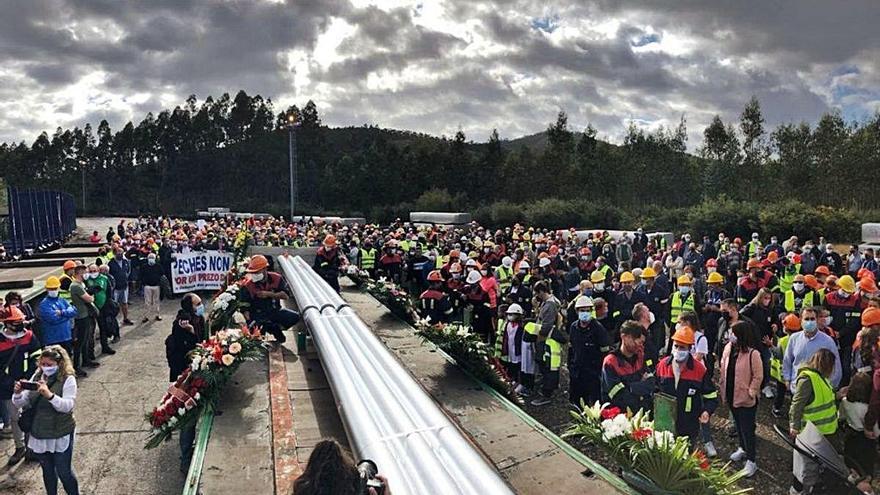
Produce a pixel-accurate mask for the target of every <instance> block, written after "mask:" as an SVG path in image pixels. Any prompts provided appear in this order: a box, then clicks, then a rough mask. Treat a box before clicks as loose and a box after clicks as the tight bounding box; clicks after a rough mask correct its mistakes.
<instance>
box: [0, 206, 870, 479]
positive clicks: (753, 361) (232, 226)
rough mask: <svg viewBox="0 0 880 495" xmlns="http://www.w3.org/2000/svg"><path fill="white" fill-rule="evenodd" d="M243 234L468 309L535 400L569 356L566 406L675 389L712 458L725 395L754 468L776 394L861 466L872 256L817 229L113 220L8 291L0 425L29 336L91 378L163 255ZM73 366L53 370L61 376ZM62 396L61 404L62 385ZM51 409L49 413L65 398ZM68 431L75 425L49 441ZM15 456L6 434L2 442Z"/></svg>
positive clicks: (149, 304)
mask: <svg viewBox="0 0 880 495" xmlns="http://www.w3.org/2000/svg"><path fill="white" fill-rule="evenodd" d="M244 235H246V237H247V238H248V242H249V243H250V244H251V245H256V246H280V247H286V248H289V249H296V248H302V247H318V254H317V258H316V261H315V270H316V271H317V272H318V273H319V274H321V276H322V277H323V278H324V279H325V280H327V281H328V282H329V283H330V284H331V285H332V286H333V287H335V288H336V289H337V290H338V288H339V285H338V278H339V277H340V276H341V275H343V274H344V273H346V271H347V270H356V271H359V272H362V273H365V274H368V275H369V276H370V277H372V278H377V279H378V278H382V277H384V278H386V279H388V280H391V281H394V282H395V283H398V284H400V285H402V286H403V287H405V288H407V289H409V291H410V293H411V294H414V295H418V296H417V297H416V299H417V301H416V303H417V307H418V308H419V312H420V314H421V316H422V317H423V318H424V319H426V320H427V321H429V322H431V323H444V322H452V321H462V322H465V323H467V324H468V325H470V326H471V327H472V329H473V331H474V332H475V333H477V334H479V335H480V336H481V338H482V339H483V340H484V342H485V343H486V344H488V345H489V346H491V348H492V349H494V352H495V356H496V357H497V358H498V359H499V360H500V361H501V362H503V364H504V366H505V367H506V370H507V373H508V376H509V378H510V379H511V380H512V381H513V382H515V388H516V391H517V393H519V394H521V395H522V396H523V397H529V398H530V399H531V404H532V405H534V406H536V407H540V406H545V405H547V404H550V403H552V402H553V400H554V397H555V396H556V395H558V390H557V389H558V388H559V386H560V382H561V380H560V375H561V374H562V373H561V372H562V371H563V370H565V371H566V373H565V374H567V376H568V390H567V392H566V393H567V396H568V400H569V401H570V402H571V403H572V404H573V405H579V404H580V403H581V402H582V401H583V402H585V403H593V402H595V401H602V402H608V403H610V404H612V405H614V406H617V407H621V408H622V409H626V408H629V409H630V410H632V411H636V410H638V409H644V410H652V408H653V403H654V398H655V396H659V394H662V395H663V396H666V397H670V398H671V399H672V400H674V401H676V403H677V406H678V407H677V417H676V418H675V419H676V421H675V427H676V430H677V433H678V434H680V435H683V436H687V437H688V438H690V439H691V442H692V445H693V447H694V448H695V449H697V448H699V449H702V450H704V451H705V452H706V453H707V455H710V456H714V455H717V451H716V449H715V447H714V444H713V441H712V434H713V431H712V429H711V428H710V427H709V424H710V417H711V416H712V415H714V414H715V413H716V409H717V407H718V406H719V405H720V404H724V405H726V406H727V410H728V411H729V414H730V419H731V424H732V425H733V427H732V428H731V429H730V430H731V431H730V432H728V433H731V434H734V435H736V436H737V439H738V443H739V446H740V448H739V449H738V450H737V451H736V452H735V453H734V454H733V455H732V456H731V459H732V460H734V461H735V462H744V463H745V464H744V469H745V471H746V474H747V475H748V476H751V475H754V474H755V472H756V471H757V464H756V461H757V459H756V453H755V451H756V442H755V426H756V421H757V414H756V412H757V404H758V401H759V400H760V399H761V398H762V397H761V396H763V397H764V398H766V399H768V400H770V399H772V400H773V404H772V411H773V414H774V415H775V416H776V417H778V418H784V417H786V416H787V417H788V422H789V428H788V429H789V430H790V432H791V435H792V436H795V435H797V434H798V433H799V432H800V431H802V430H803V429H804V427H805V424H806V423H807V422H811V423H812V424H813V425H815V426H816V427H817V428H818V429H819V430H820V431H821V432H822V433H824V434H827V435H828V437H829V439H830V440H834V442H833V443H834V444H835V445H837V444H838V442H837V437H838V436H840V437H842V441H841V442H840V443H841V445H842V446H841V450H842V451H843V452H844V453H845V455H846V459H847V463H848V465H849V466H850V467H851V468H852V469H853V472H854V474H855V475H856V476H857V478H858V480H859V481H861V482H862V483H863V484H864V483H867V482H869V481H870V479H871V476H872V475H873V471H874V457H875V455H874V454H876V447H877V445H876V438H877V435H876V433H878V432H880V429H875V427H876V424H877V419H878V413H880V386H878V385H875V384H876V383H880V380H874V379H873V377H874V372H875V369H880V350H878V337H880V309H877V308H878V307H880V291H878V289H877V284H876V282H875V281H876V279H877V277H878V276H880V266H878V263H877V261H876V260H875V259H874V252H873V251H872V250H870V249H865V250H863V251H862V250H859V249H858V247H857V246H852V247H851V248H850V252H849V253H848V254H844V255H841V254H840V253H838V252H837V251H836V250H835V248H834V246H833V245H831V244H828V243H827V242H826V241H825V240H824V239H821V238H820V239H816V240H812V239H807V240H804V241H803V242H801V240H799V239H798V238H797V237H790V238H788V239H786V240H784V241H783V242H781V243H780V242H779V240H778V239H777V238H776V237H775V236H770V237H769V238H768V239H766V241H768V242H767V243H766V244H765V243H764V242H763V241H762V239H761V236H759V235H758V234H757V233H753V234H752V235H751V236H750V237H749V238H748V241H747V242H743V241H742V239H740V238H730V237H728V236H727V235H725V234H724V233H719V234H718V235H717V237H716V238H714V239H713V238H710V237H708V236H703V237H702V238H701V239H697V238H692V236H691V235H690V234H684V235H681V236H679V237H677V238H674V237H672V235H670V234H651V235H648V234H646V233H644V232H643V231H642V229H638V230H636V231H634V232H630V233H618V234H617V235H612V234H611V233H609V232H607V231H596V232H584V231H576V230H575V229H570V230H548V229H538V228H533V227H525V226H521V225H513V226H510V227H507V228H503V229H496V230H493V229H487V228H485V227H483V226H480V225H477V224H475V223H473V224H470V225H467V226H465V227H458V228H446V227H443V226H435V225H412V224H409V223H406V222H402V221H399V220H398V221H396V222H393V223H392V224H390V225H384V226H379V225H340V224H332V225H331V224H325V223H321V222H320V221H309V222H304V223H302V222H301V223H289V222H286V221H285V220H284V219H283V218H262V219H256V218H251V219H236V218H231V217H227V218H224V217H218V218H212V219H202V220H200V221H199V222H189V221H184V220H179V219H171V218H163V217H157V218H152V217H142V218H138V219H136V220H131V221H128V222H120V224H119V225H118V226H117V227H116V228H112V229H109V230H108V232H107V233H106V234H105V235H101V234H100V233H99V232H94V233H93V234H92V236H91V239H90V240H91V241H92V242H93V243H95V244H96V245H97V246H98V247H99V255H98V257H97V259H95V260H94V261H93V262H92V263H88V264H87V265H83V264H77V263H73V262H69V263H66V264H65V266H64V275H63V276H61V277H59V278H55V277H50V278H49V279H48V280H47V281H46V289H47V294H46V297H45V298H43V300H42V301H41V302H40V303H39V305H38V307H37V308H36V311H34V312H30V307H29V306H28V305H27V304H22V303H21V301H20V298H19V300H18V302H17V303H16V301H15V297H14V296H13V299H12V300H11V301H10V300H9V299H7V304H6V310H5V311H6V312H5V313H4V315H5V316H4V317H3V318H2V321H3V324H4V326H5V330H4V333H3V338H2V339H0V361H4V360H5V359H7V355H9V354H10V346H12V345H15V343H16V342H18V341H23V340H22V339H23V338H24V336H25V335H30V337H29V339H30V340H28V343H29V345H30V346H31V347H27V349H28V352H29V353H30V354H23V353H24V352H25V347H24V346H22V345H18V346H15V347H14V349H15V350H13V351H11V354H12V355H15V356H19V357H14V356H13V358H12V361H11V362H13V363H16V364H15V366H12V367H11V368H9V369H10V370H11V371H9V372H6V374H5V375H4V381H3V382H2V383H3V384H4V388H3V390H2V392H4V393H5V392H8V394H6V395H4V396H3V397H0V399H3V400H4V402H3V403H4V404H5V405H6V407H5V410H6V416H5V418H4V419H5V421H4V422H5V423H6V424H7V425H13V426H15V424H16V423H17V422H16V421H15V420H14V419H12V418H11V417H10V413H11V412H13V410H15V409H16V407H17V406H16V404H23V400H24V399H22V398H21V397H23V396H24V395H25V394H24V393H22V394H21V395H19V394H18V393H16V391H15V390H14V388H15V385H14V384H15V383H17V381H18V380H22V379H24V380H27V379H30V378H32V377H33V372H34V370H36V369H37V359H39V360H42V359H43V357H39V358H38V355H36V354H34V353H35V352H37V351H39V350H40V349H43V348H44V347H42V346H47V347H46V348H52V349H56V354H53V355H52V356H56V355H57V356H58V360H56V361H55V362H56V364H58V363H62V362H63V365H62V364H58V365H59V366H63V367H65V368H66V367H68V366H69V367H70V369H71V372H70V373H69V376H70V377H73V378H74V379H75V378H76V377H84V376H86V375H87V371H86V370H87V369H88V368H90V367H94V366H97V365H98V364H99V363H97V362H96V361H95V357H96V352H95V347H96V344H97V343H100V345H101V352H102V353H103V354H113V353H114V350H113V349H112V347H111V346H112V344H113V343H115V342H117V341H118V340H119V338H120V337H121V336H122V334H121V332H120V327H123V328H124V327H125V326H127V325H132V324H133V321H132V318H133V316H132V315H130V314H129V308H128V302H129V296H130V295H132V296H135V295H136V294H142V297H143V298H144V303H145V304H144V306H143V308H144V313H143V314H142V315H141V321H148V320H150V319H161V316H160V314H159V311H158V305H159V300H160V299H161V298H162V296H167V297H173V295H171V294H170V290H169V289H168V280H170V278H171V263H172V255H173V253H185V252H189V251H200V250H218V251H231V250H233V249H234V247H235V246H236V242H237V240H239V239H241V238H242V237H243V236H244ZM261 258H262V257H253V258H252V259H251V265H249V266H248V278H247V283H248V284H250V285H251V286H252V287H250V288H247V289H246V290H245V291H244V292H245V293H246V297H248V298H250V300H251V301H250V302H251V303H254V304H253V306H254V309H253V314H250V315H248V318H249V319H250V320H254V321H257V320H259V321H261V322H263V323H267V324H274V325H275V327H274V328H272V327H271V325H270V328H269V331H270V333H272V334H273V335H275V339H276V340H279V341H283V340H284V333H283V332H284V330H285V329H286V328H289V327H290V326H291V325H292V324H294V323H295V322H296V320H297V316H296V315H295V314H288V313H285V310H283V308H281V307H280V305H279V304H278V303H279V301H280V300H282V299H284V298H286V297H287V293H288V290H287V288H286V287H285V286H284V281H283V277H281V278H279V277H276V276H273V275H275V274H274V273H273V272H272V270H271V269H272V267H271V266H270V265H271V258H270V259H268V260H267V259H265V258H262V259H261ZM196 298H198V296H196V295H194V294H193V295H186V296H185V297H184V298H183V299H182V300H181V314H179V315H178V316H179V317H178V318H175V320H174V322H173V324H172V326H173V329H174V330H173V331H172V337H169V342H168V345H169V349H172V350H173V352H172V351H169V364H170V366H171V368H172V369H171V378H172V379H173V378H174V375H175V373H174V369H173V368H174V364H172V355H173V358H174V360H176V361H181V359H182V357H181V356H183V355H184V354H185V351H184V354H182V353H181V351H180V350H179V349H186V348H187V347H188V346H191V345H194V343H193V342H194V341H195V339H196V338H195V337H193V335H200V334H201V333H200V331H198V330H197V329H196V328H195V326H194V322H196V324H197V325H203V324H204V323H203V318H204V305H203V304H202V303H201V300H200V299H199V300H198V301H196ZM10 308H13V309H10ZM14 308H19V310H14ZM199 308H201V309H199ZM200 311H201V313H200ZM19 313H21V315H19ZM198 322H202V323H198ZM22 329H23V330H22ZM13 330H14V331H13ZM22 331H23V332H24V333H21V332H22ZM28 332H30V333H28ZM10 343H12V344H10ZM4 345H5V346H6V347H4ZM52 356H49V358H48V359H49V360H51V358H52ZM19 361H21V363H20V366H19ZM179 364H180V363H178V366H179ZM50 368H51V365H50ZM46 376H49V375H48V374H47V375H46ZM878 376H880V374H878ZM69 380H70V378H69V377H68V376H67V375H65V376H64V380H63V383H62V385H61V389H66V388H67V381H69ZM44 381H45V380H44ZM46 383H47V384H48V381H46ZM74 383H75V380H74ZM47 386H48V389H47V390H48V391H49V392H50V393H52V394H59V395H61V397H65V398H67V397H68V395H69V394H68V392H69V391H68V390H61V389H59V391H57V392H56V391H55V390H54V389H53V388H52V386H54V387H55V388H58V387H59V385H57V383H55V382H53V385H47ZM7 389H8V390H7ZM60 392H63V394H60ZM39 394H42V392H39ZM72 394H73V398H72V400H75V389H74V390H73V391H72ZM7 395H8V398H7ZM27 395H28V397H29V398H34V397H35V394H27ZM16 397H19V398H18V399H17V398H16ZM829 397H830V399H829ZM47 398H52V400H53V401H54V400H55V396H54V395H49V396H48V397H47ZM59 400H60V398H59ZM786 401H787V403H786ZM46 404H49V402H48V401H47V403H46ZM65 404H67V403H65ZM51 405H52V406H53V407H54V406H55V404H54V403H52V404H51ZM786 405H788V407H787V410H786ZM59 406H60V407H61V409H58V408H55V409H56V412H58V411H61V410H63V409H64V408H65V407H67V406H61V405H60V403H59ZM70 407H71V408H72V403H71V404H70ZM41 410H44V411H45V410H46V405H44V407H43V409H41ZM59 414H63V413H59ZM838 416H839V417H840V418H842V420H841V421H838ZM53 417H54V416H53ZM832 418H833V420H832ZM12 436H14V437H15V442H16V447H18V446H23V445H24V437H23V436H22V434H21V433H20V432H15V431H13V432H12ZM188 441H190V442H191V440H188ZM869 444H870V446H871V448H870V449H866V448H865V446H866V445H869ZM72 445H73V442H72V438H71V441H70V442H69V443H68V444H66V445H63V446H64V447H65V449H64V450H63V451H62V452H60V453H64V452H67V451H69V450H70V449H72ZM60 447H61V445H60V444H57V445H55V448H56V449H57V448H60ZM181 447H182V450H183V448H184V444H183V443H182V444H181ZM23 451H24V449H22V453H21V454H20V455H19V450H18V449H16V456H14V457H20V456H23V455H24V453H23ZM868 454H870V455H868ZM184 455H186V454H184ZM795 455H797V454H795ZM68 458H69V456H68ZM12 461H13V460H12V459H11V460H10V462H12ZM18 461H20V458H19V459H17V460H16V461H15V462H18ZM64 462H65V458H64V456H58V459H56V460H55V461H53V463H52V464H50V465H49V467H48V468H47V467H46V465H44V469H50V468H51V469H55V471H56V473H57V477H58V478H59V479H61V480H62V483H63V484H64V483H66V482H65V479H67V480H68V482H69V480H70V479H71V477H72V471H71V472H70V476H67V474H66V473H65V471H64V469H63V466H62V467H61V468H59V467H58V466H59V465H63V464H64ZM796 464H800V465H803V466H806V467H805V468H803V469H800V470H798V472H795V473H794V475H795V476H794V480H793V483H792V493H809V492H810V490H812V489H813V487H815V486H816V483H817V472H818V470H817V469H816V467H815V465H812V464H811V463H810V462H809V461H808V460H807V461H805V462H800V463H796ZM65 477H66V478H65ZM74 479H75V478H74ZM47 486H48V484H47ZM65 486H66V485H65ZM864 486H867V485H864Z"/></svg>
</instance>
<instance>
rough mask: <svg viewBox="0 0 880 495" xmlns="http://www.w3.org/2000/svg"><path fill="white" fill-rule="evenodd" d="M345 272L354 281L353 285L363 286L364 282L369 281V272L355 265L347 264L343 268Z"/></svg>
mask: <svg viewBox="0 0 880 495" xmlns="http://www.w3.org/2000/svg"><path fill="white" fill-rule="evenodd" d="M345 274H346V275H347V276H348V278H349V279H350V280H351V281H352V282H354V285H355V287H363V285H364V284H366V283H367V282H369V281H370V273H369V272H367V271H366V270H361V269H359V268H358V267H357V266H355V265H348V267H347V268H346V269H345Z"/></svg>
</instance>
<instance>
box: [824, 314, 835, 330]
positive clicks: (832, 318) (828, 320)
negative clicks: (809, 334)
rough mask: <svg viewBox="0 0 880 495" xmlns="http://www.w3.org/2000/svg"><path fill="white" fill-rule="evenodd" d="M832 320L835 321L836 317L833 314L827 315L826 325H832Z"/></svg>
mask: <svg viewBox="0 0 880 495" xmlns="http://www.w3.org/2000/svg"><path fill="white" fill-rule="evenodd" d="M832 321H834V317H832V316H826V317H825V326H826V327H830V326H831V322H832Z"/></svg>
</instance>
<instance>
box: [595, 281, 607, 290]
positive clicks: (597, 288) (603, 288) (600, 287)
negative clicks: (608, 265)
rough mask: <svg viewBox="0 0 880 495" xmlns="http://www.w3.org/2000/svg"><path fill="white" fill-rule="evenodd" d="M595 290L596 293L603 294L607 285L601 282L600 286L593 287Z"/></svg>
mask: <svg viewBox="0 0 880 495" xmlns="http://www.w3.org/2000/svg"><path fill="white" fill-rule="evenodd" d="M593 290H596V291H598V292H602V291H603V290H605V284H603V283H601V282H600V283H598V284H594V285H593Z"/></svg>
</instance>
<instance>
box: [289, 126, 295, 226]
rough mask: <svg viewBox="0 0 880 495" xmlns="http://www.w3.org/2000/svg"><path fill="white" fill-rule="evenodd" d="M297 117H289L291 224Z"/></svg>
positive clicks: (291, 218)
mask: <svg viewBox="0 0 880 495" xmlns="http://www.w3.org/2000/svg"><path fill="white" fill-rule="evenodd" d="M296 126H297V122H296V115H294V114H292V113H291V114H289V115H288V116H287V131H288V146H289V150H288V153H289V155H290V220H289V221H290V222H293V214H294V211H295V209H296V186H297V184H296Z"/></svg>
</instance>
